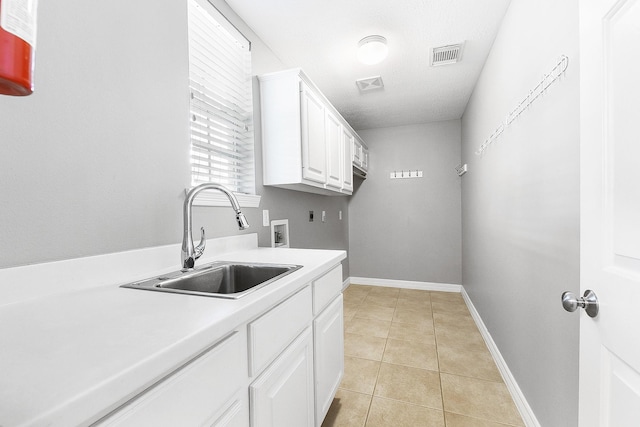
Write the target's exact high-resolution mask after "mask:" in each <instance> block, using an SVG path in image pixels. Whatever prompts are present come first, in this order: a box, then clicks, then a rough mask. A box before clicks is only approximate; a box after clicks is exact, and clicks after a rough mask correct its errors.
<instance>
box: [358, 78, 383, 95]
mask: <svg viewBox="0 0 640 427" xmlns="http://www.w3.org/2000/svg"><path fill="white" fill-rule="evenodd" d="M356 84H357V85H358V89H360V92H369V91H372V90H379V89H382V88H383V87H384V83H382V77H380V76H375V77H368V78H366V79H360V80H356Z"/></svg>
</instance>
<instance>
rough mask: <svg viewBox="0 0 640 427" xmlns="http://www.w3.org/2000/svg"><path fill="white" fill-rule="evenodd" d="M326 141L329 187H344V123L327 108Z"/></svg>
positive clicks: (337, 188) (339, 188)
mask: <svg viewBox="0 0 640 427" xmlns="http://www.w3.org/2000/svg"><path fill="white" fill-rule="evenodd" d="M324 117H325V141H326V144H327V146H326V148H327V187H331V188H334V189H336V190H341V189H342V175H343V173H344V172H343V170H344V168H343V167H342V143H343V142H342V125H341V124H340V121H339V120H338V118H337V117H336V116H335V115H333V114H332V113H331V112H330V111H329V110H325V116H324Z"/></svg>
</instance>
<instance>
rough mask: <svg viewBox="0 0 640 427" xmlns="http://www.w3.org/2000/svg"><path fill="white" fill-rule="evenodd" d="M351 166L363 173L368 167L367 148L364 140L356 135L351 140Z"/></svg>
mask: <svg viewBox="0 0 640 427" xmlns="http://www.w3.org/2000/svg"><path fill="white" fill-rule="evenodd" d="M352 158H353V166H355V167H356V169H359V170H360V171H361V172H364V174H366V173H367V170H368V169H369V148H368V147H367V146H366V144H365V143H364V141H362V139H361V138H360V137H359V136H357V135H356V137H355V138H354V140H353V157H352Z"/></svg>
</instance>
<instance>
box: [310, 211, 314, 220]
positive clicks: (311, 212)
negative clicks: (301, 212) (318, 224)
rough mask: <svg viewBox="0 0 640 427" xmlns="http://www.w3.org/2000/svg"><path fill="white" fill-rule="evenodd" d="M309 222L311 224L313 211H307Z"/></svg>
mask: <svg viewBox="0 0 640 427" xmlns="http://www.w3.org/2000/svg"><path fill="white" fill-rule="evenodd" d="M309 222H313V211H309Z"/></svg>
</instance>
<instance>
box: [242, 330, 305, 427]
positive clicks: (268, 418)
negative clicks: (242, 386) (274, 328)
mask: <svg viewBox="0 0 640 427" xmlns="http://www.w3.org/2000/svg"><path fill="white" fill-rule="evenodd" d="M249 390H250V399H251V426H252V427H283V426H295V427H305V426H307V427H312V426H313V425H314V409H313V405H314V398H313V340H312V333H311V328H307V329H306V330H305V331H304V332H303V333H302V334H300V336H299V337H298V338H296V340H295V341H294V342H293V343H292V344H291V346H289V348H287V350H285V351H284V353H283V354H282V355H281V356H280V357H279V358H278V359H276V361H275V362H274V363H273V364H272V365H271V366H270V367H269V368H267V370H266V371H265V372H263V374H262V375H261V376H260V377H259V378H258V379H257V380H256V381H255V382H254V383H253V384H252V385H251V386H250V387H249Z"/></svg>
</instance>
